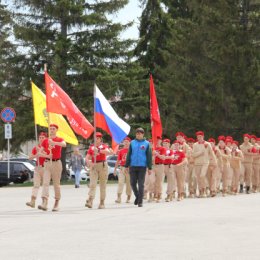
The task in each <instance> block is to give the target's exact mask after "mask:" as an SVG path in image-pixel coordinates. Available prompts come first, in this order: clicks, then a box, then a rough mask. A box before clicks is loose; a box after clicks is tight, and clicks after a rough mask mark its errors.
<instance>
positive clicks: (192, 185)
mask: <svg viewBox="0 0 260 260" xmlns="http://www.w3.org/2000/svg"><path fill="white" fill-rule="evenodd" d="M187 143H188V146H189V148H188V149H187V152H186V156H187V160H188V170H187V176H186V179H187V183H188V190H189V198H194V197H195V195H196V189H197V179H196V175H195V171H194V158H193V156H192V149H193V145H194V143H195V140H194V139H193V138H187Z"/></svg>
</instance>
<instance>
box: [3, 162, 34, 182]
mask: <svg viewBox="0 0 260 260" xmlns="http://www.w3.org/2000/svg"><path fill="white" fill-rule="evenodd" d="M7 167H8V162H7V161H0V186H4V185H8V184H9V183H11V182H13V183H24V182H25V181H27V180H29V179H30V178H33V171H34V167H33V166H32V165H31V164H30V163H28V162H18V161H10V178H9V179H8V176H7V175H8V173H7V172H8V169H7Z"/></svg>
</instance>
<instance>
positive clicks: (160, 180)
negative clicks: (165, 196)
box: [154, 164, 164, 194]
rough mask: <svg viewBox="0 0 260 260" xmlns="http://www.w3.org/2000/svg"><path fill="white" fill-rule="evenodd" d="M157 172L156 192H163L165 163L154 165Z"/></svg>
mask: <svg viewBox="0 0 260 260" xmlns="http://www.w3.org/2000/svg"><path fill="white" fill-rule="evenodd" d="M154 173H155V194H162V190H163V181H164V165H163V164H156V165H154Z"/></svg>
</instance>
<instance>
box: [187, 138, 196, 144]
mask: <svg viewBox="0 0 260 260" xmlns="http://www.w3.org/2000/svg"><path fill="white" fill-rule="evenodd" d="M187 142H188V143H195V142H196V141H195V140H194V139H193V138H191V137H190V138H187Z"/></svg>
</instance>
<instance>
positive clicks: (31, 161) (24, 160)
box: [9, 157, 36, 167]
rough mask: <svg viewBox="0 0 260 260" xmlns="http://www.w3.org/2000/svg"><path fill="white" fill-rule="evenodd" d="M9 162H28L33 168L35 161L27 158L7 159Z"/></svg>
mask: <svg viewBox="0 0 260 260" xmlns="http://www.w3.org/2000/svg"><path fill="white" fill-rule="evenodd" d="M9 161H16V162H29V163H30V164H32V165H33V166H34V167H35V166H36V160H29V159H28V158H25V157H17V158H16V157H12V158H10V159H9Z"/></svg>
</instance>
